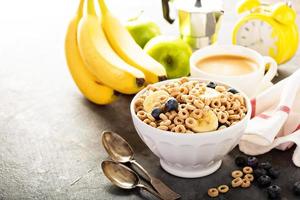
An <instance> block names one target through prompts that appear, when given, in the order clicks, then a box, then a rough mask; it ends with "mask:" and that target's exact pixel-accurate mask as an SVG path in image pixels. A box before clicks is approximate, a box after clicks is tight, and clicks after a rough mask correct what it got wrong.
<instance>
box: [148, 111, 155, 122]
mask: <svg viewBox="0 0 300 200" xmlns="http://www.w3.org/2000/svg"><path fill="white" fill-rule="evenodd" d="M146 116H147V118H148V119H150V120H151V121H152V122H154V121H155V118H154V117H153V116H152V115H151V114H150V113H147V114H146Z"/></svg>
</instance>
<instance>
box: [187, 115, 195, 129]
mask: <svg viewBox="0 0 300 200" xmlns="http://www.w3.org/2000/svg"><path fill="white" fill-rule="evenodd" d="M197 124H198V123H197V121H196V120H195V119H194V118H192V117H188V118H187V119H186V120H185V125H186V126H187V127H188V128H191V129H193V128H194V127H196V126H197Z"/></svg>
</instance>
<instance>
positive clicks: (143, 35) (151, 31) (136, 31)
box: [126, 19, 160, 48]
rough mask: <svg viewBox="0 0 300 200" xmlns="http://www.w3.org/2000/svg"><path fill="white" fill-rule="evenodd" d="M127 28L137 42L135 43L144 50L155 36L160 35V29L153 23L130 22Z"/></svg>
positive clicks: (142, 21)
mask: <svg viewBox="0 0 300 200" xmlns="http://www.w3.org/2000/svg"><path fill="white" fill-rule="evenodd" d="M126 28H127V30H128V31H129V33H130V34H131V36H132V37H133V39H134V40H135V42H136V43H137V44H138V45H139V46H140V47H141V48H144V46H145V44H146V43H147V42H148V41H149V40H150V39H152V38H153V37H155V36H158V35H160V28H159V26H158V25H157V24H155V23H154V22H151V21H144V20H139V19H137V20H132V21H128V22H127V24H126Z"/></svg>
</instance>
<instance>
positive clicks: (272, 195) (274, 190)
mask: <svg viewBox="0 0 300 200" xmlns="http://www.w3.org/2000/svg"><path fill="white" fill-rule="evenodd" d="M267 193H268V196H269V199H280V196H281V195H280V193H281V188H280V187H279V186H278V185H271V186H269V187H268V188H267Z"/></svg>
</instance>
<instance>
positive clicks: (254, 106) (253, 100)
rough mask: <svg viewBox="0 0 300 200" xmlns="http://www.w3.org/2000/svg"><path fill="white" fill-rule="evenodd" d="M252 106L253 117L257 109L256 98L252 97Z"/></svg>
mask: <svg viewBox="0 0 300 200" xmlns="http://www.w3.org/2000/svg"><path fill="white" fill-rule="evenodd" d="M250 102H251V107H252V113H251V118H253V117H254V116H255V111H256V99H255V98H254V99H251V101H250Z"/></svg>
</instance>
